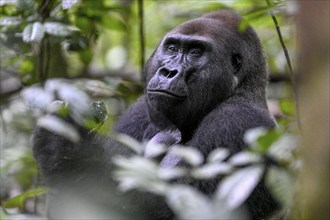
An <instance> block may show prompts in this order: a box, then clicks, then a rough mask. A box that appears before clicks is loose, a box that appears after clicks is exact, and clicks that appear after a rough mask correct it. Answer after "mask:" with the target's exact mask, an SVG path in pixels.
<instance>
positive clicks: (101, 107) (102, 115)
mask: <svg viewBox="0 0 330 220" xmlns="http://www.w3.org/2000/svg"><path fill="white" fill-rule="evenodd" d="M92 114H93V115H94V116H95V117H96V118H97V120H98V121H99V122H104V121H105V120H106V119H107V117H108V111H107V108H106V107H105V104H104V102H102V101H95V102H93V103H92Z"/></svg>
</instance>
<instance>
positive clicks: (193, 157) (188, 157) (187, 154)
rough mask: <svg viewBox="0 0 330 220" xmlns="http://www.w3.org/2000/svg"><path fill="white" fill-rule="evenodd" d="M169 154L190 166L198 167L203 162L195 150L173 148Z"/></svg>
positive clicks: (190, 148)
mask: <svg viewBox="0 0 330 220" xmlns="http://www.w3.org/2000/svg"><path fill="white" fill-rule="evenodd" d="M169 154H173V155H175V156H179V157H181V158H182V159H184V160H185V161H186V162H187V163H189V164H190V165H192V166H198V165H200V164H202V162H203V155H202V154H201V153H200V152H199V151H198V150H197V149H195V148H192V147H180V146H173V147H172V148H171V149H170V150H169Z"/></svg>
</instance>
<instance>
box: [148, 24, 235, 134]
mask: <svg viewBox="0 0 330 220" xmlns="http://www.w3.org/2000/svg"><path fill="white" fill-rule="evenodd" d="M208 20H210V19H206V18H200V19H196V20H193V21H190V22H187V23H184V24H182V25H180V26H178V27H177V28H175V29H174V30H172V31H171V32H169V33H168V34H167V35H166V36H165V37H164V39H163V40H162V41H161V43H160V44H159V46H158V48H157V49H156V51H155V52H154V54H153V55H152V57H151V58H150V59H149V61H148V63H147V65H146V70H145V72H146V83H147V86H146V94H147V96H146V97H147V103H148V108H149V114H150V116H151V119H152V120H153V122H154V123H155V124H156V125H157V126H158V127H160V128H161V129H168V128H169V127H171V125H172V124H173V125H174V126H175V127H177V128H179V129H180V130H181V131H182V130H184V129H185V128H191V126H193V125H194V124H196V123H197V122H198V120H199V119H200V118H202V117H203V116H204V115H205V114H207V113H208V112H209V111H210V110H211V109H212V108H214V106H216V105H217V104H219V103H220V102H221V101H223V100H224V99H225V98H227V97H228V96H230V94H231V93H232V92H233V88H234V86H233V85H234V84H235V82H236V81H237V80H235V76H234V73H235V70H236V69H237V66H239V65H238V63H240V60H239V59H236V58H235V59H233V54H232V52H233V51H231V50H229V49H228V48H227V45H226V41H228V40H230V35H229V34H228V33H227V31H228V30H227V28H226V27H224V26H223V25H221V23H220V22H217V21H212V22H208ZM219 25H220V26H223V31H222V32H215V31H214V30H215V29H218V30H219ZM231 41H232V40H231Z"/></svg>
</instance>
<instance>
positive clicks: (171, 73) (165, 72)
mask: <svg viewBox="0 0 330 220" xmlns="http://www.w3.org/2000/svg"><path fill="white" fill-rule="evenodd" d="M159 73H160V74H161V75H162V76H165V77H166V78H173V77H174V76H176V74H178V71H177V70H168V69H166V68H163V69H161V70H160V71H159Z"/></svg>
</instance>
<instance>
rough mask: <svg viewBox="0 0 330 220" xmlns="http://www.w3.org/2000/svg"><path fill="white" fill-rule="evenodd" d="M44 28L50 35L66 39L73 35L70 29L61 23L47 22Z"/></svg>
mask: <svg viewBox="0 0 330 220" xmlns="http://www.w3.org/2000/svg"><path fill="white" fill-rule="evenodd" d="M44 26H45V29H46V32H47V33H48V34H50V35H54V36H62V37H65V36H68V35H70V34H71V31H70V30H69V29H68V27H67V26H66V25H64V24H62V23H59V22H45V24H44Z"/></svg>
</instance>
